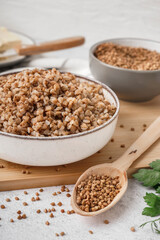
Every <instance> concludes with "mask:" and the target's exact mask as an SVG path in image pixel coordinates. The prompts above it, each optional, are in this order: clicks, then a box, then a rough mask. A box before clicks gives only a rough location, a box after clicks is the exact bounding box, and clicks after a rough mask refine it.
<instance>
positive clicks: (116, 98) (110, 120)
mask: <svg viewBox="0 0 160 240" xmlns="http://www.w3.org/2000/svg"><path fill="white" fill-rule="evenodd" d="M25 69H34V68H24V69H23V70H25ZM40 69H42V68H40ZM20 71H22V69H21V70H19V71H18V69H17V70H15V69H13V71H12V72H9V73H7V72H6V73H5V72H4V74H3V73H1V74H0V76H5V75H10V74H13V73H18V72H20ZM60 72H61V73H64V71H60ZM72 74H74V73H72ZM74 75H75V76H76V77H77V78H80V79H84V80H86V81H88V82H92V83H97V84H99V85H101V86H102V87H103V88H104V89H105V90H106V91H107V92H109V93H110V95H111V96H112V97H113V99H114V101H115V103H116V112H115V114H114V115H113V116H112V117H111V118H110V119H109V120H108V121H106V122H105V123H103V124H102V125H100V126H99V127H95V128H93V129H91V130H88V131H84V132H80V133H76V134H70V135H65V136H55V137H34V136H25V135H18V134H12V133H7V132H2V131H0V136H1V135H3V136H6V137H12V138H19V139H25V140H47V141H48V140H61V139H70V138H76V137H81V136H84V135H88V134H91V133H93V132H96V131H98V130H100V129H102V128H104V127H106V126H107V125H109V124H110V123H112V122H113V120H114V119H115V118H116V117H117V116H118V114H119V108H120V104H119V99H118V97H117V95H116V94H115V92H114V91H113V90H112V89H111V88H110V87H108V86H107V85H105V84H103V83H101V82H99V81H97V80H94V79H91V78H88V77H85V76H83V75H79V74H78V75H77V74H74Z"/></svg>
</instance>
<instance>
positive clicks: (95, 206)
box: [67, 174, 121, 213]
mask: <svg viewBox="0 0 160 240" xmlns="http://www.w3.org/2000/svg"><path fill="white" fill-rule="evenodd" d="M120 188H121V185H120V182H119V176H116V177H110V176H106V175H102V176H100V175H94V174H93V175H91V176H89V177H87V178H86V179H85V180H83V181H82V182H81V183H80V184H79V185H78V186H77V190H76V202H77V204H78V205H79V207H80V209H81V210H82V211H85V212H94V211H98V210H100V209H103V208H105V207H107V206H108V205H109V204H110V203H111V202H112V201H113V199H114V198H115V197H116V195H117V194H118V193H119V189H120ZM67 213H68V212H67Z"/></svg>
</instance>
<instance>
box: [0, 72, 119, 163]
mask: <svg viewBox="0 0 160 240" xmlns="http://www.w3.org/2000/svg"><path fill="white" fill-rule="evenodd" d="M118 112H119V100H118V98H117V96H116V94H115V93H114V92H113V91H112V90H111V89H110V88H109V87H107V86H106V85H104V84H102V83H99V82H97V81H95V80H91V79H89V78H86V77H83V76H78V75H74V74H72V73H66V72H59V71H58V70H56V69H54V68H53V69H50V70H45V69H24V70H18V69H17V70H14V71H13V70H12V71H10V72H9V73H7V72H5V73H2V74H0V145H1V149H0V158H1V159H5V160H8V161H10V162H15V163H19V164H24V165H33V166H54V165H61V164H68V163H72V162H76V161H79V160H81V159H84V158H86V157H88V156H90V155H92V154H94V153H96V152H97V151H99V150H100V149H101V148H102V147H104V146H105V145H106V144H107V143H108V141H109V140H110V139H111V137H112V135H113V133H114V130H115V127H116V122H117V118H118Z"/></svg>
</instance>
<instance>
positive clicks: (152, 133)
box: [113, 117, 160, 170]
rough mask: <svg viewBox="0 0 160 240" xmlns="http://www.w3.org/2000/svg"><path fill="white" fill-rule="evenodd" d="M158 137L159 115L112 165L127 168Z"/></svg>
mask: <svg viewBox="0 0 160 240" xmlns="http://www.w3.org/2000/svg"><path fill="white" fill-rule="evenodd" d="M158 138H160V117H158V118H157V119H156V120H155V121H154V122H153V123H152V124H151V125H150V126H149V127H148V128H147V129H146V131H145V132H144V133H143V134H142V135H141V136H140V137H139V138H138V139H137V140H136V141H135V142H134V143H133V144H132V145H131V146H130V147H129V148H128V149H127V151H126V152H125V153H124V154H123V155H122V156H121V157H120V158H119V159H118V160H117V161H115V162H114V163H113V165H114V166H115V167H117V168H119V169H121V170H127V169H128V168H129V167H130V166H131V164H132V163H133V162H134V161H135V160H136V159H137V158H138V157H139V156H140V155H141V154H142V153H144V152H145V151H146V150H147V149H148V148H149V147H150V146H151V145H152V144H153V143H154V142H155V141H156V140H157V139H158Z"/></svg>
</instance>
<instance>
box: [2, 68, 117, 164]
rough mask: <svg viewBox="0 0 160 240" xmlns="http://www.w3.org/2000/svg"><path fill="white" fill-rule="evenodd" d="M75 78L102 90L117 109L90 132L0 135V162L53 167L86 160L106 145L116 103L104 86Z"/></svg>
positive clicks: (113, 95) (110, 91)
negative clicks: (60, 134) (66, 134)
mask: <svg viewBox="0 0 160 240" xmlns="http://www.w3.org/2000/svg"><path fill="white" fill-rule="evenodd" d="M13 72H18V71H17V70H16V71H12V73H13ZM0 75H2V74H0ZM3 75H4V74H3ZM76 76H77V77H78V78H80V79H81V80H82V81H89V82H95V83H98V84H100V85H102V86H103V91H104V96H105V98H106V99H107V100H108V101H109V102H110V103H114V104H115V105H116V107H117V110H116V112H115V114H114V116H113V117H112V118H111V119H110V120H109V121H107V122H106V123H104V124H103V125H101V126H99V127H97V128H95V129H93V130H90V131H86V132H82V133H78V134H74V135H68V136H58V137H30V136H21V135H15V134H10V133H5V132H0V146H1V147H0V158H1V159H5V160H7V161H10V162H15V163H19V164H24V165H32V166H55V165H61V164H68V163H72V162H76V161H79V160H81V159H84V158H86V157H89V156H91V155H92V154H94V153H96V152H97V151H99V150H100V149H101V148H103V147H104V146H105V145H106V144H107V143H108V141H109V140H110V139H111V137H112V135H113V133H114V130H115V127H116V123H117V119H118V112H119V100H118V98H117V96H116V94H115V93H114V92H113V91H112V90H111V89H110V88H109V87H107V86H106V85H104V84H102V83H99V82H97V81H95V80H91V79H89V78H86V77H83V76H78V75H76Z"/></svg>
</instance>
